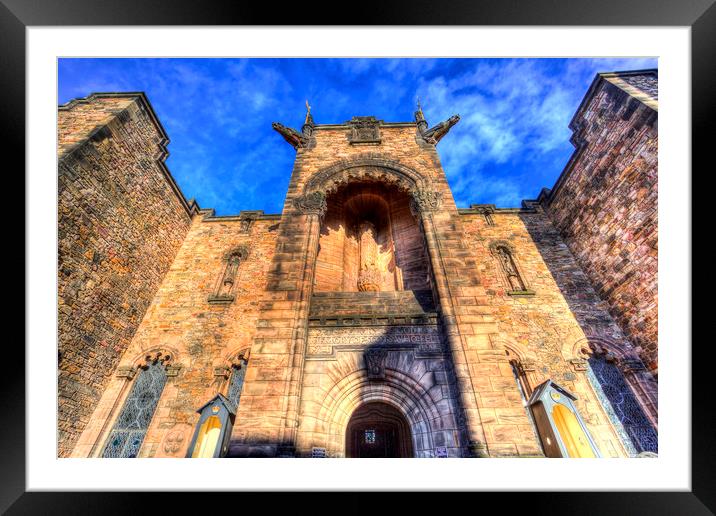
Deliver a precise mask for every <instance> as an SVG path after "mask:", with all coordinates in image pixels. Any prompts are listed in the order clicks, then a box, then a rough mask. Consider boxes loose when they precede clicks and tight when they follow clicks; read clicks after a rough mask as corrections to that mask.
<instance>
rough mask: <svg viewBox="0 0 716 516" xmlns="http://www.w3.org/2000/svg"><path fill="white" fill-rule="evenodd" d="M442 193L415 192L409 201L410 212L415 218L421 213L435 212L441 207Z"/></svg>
mask: <svg viewBox="0 0 716 516" xmlns="http://www.w3.org/2000/svg"><path fill="white" fill-rule="evenodd" d="M442 198H443V194H442V192H434V191H431V190H415V191H414V192H413V196H412V199H411V200H410V211H412V212H413V215H415V216H417V215H419V214H420V213H422V212H428V211H435V210H438V209H440V206H441V205H442Z"/></svg>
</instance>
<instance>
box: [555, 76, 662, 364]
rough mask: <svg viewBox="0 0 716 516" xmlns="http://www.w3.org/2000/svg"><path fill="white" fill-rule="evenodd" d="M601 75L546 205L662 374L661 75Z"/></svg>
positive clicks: (578, 117)
mask: <svg viewBox="0 0 716 516" xmlns="http://www.w3.org/2000/svg"><path fill="white" fill-rule="evenodd" d="M612 75H613V74H603V77H602V76H600V77H598V78H597V79H596V80H595V83H594V85H593V86H592V89H591V90H590V92H589V93H588V95H587V97H585V100H584V101H583V103H582V106H581V107H580V109H579V110H578V111H577V113H576V114H575V116H574V119H573V120H572V122H571V124H570V127H571V129H572V130H573V131H574V136H573V142H574V143H575V145H576V146H577V150H576V151H575V154H574V155H573V156H572V159H571V160H570V162H569V163H568V165H567V168H566V169H565V171H564V172H563V173H562V176H561V177H560V179H559V180H558V182H557V184H556V185H555V187H554V189H553V190H552V192H551V194H550V195H547V196H543V203H544V206H545V207H546V211H547V213H548V214H549V216H550V218H551V220H552V222H553V223H554V225H555V227H556V228H557V229H558V230H559V231H560V233H561V235H562V237H563V238H564V241H565V242H566V243H567V245H568V246H569V248H570V249H571V251H572V253H573V254H574V256H575V257H576V259H577V261H578V263H579V264H580V266H581V267H582V269H584V271H585V273H586V274H587V276H588V277H589V279H590V280H591V282H592V283H593V284H594V287H595V289H596V290H597V292H598V293H599V295H600V296H601V297H602V298H603V299H605V300H606V301H607V302H608V303H609V311H610V313H611V314H612V315H613V316H614V317H615V318H616V320H617V321H618V322H619V325H620V326H621V328H622V330H623V331H624V332H625V333H626V335H627V336H628V337H629V338H630V339H631V340H632V342H633V343H634V345H635V346H638V347H640V348H641V356H642V358H643V360H644V362H645V363H646V364H647V366H648V367H649V368H650V369H651V370H652V372H653V373H654V374H656V372H657V371H658V356H657V352H658V301H657V287H658V274H657V261H658V260H657V253H658V231H657V217H658V202H657V195H658V191H657V184H658V163H657V158H658V131H657V121H658V112H657V109H658V103H657V99H656V72H655V71H654V72H648V73H643V74H634V75H628V74H627V75H625V76H622V75H619V76H618V77H614V76H612Z"/></svg>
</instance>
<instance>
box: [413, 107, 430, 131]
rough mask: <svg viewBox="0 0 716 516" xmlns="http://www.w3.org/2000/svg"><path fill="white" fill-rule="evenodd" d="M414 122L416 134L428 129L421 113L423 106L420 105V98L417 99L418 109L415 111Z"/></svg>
mask: <svg viewBox="0 0 716 516" xmlns="http://www.w3.org/2000/svg"><path fill="white" fill-rule="evenodd" d="M415 123H416V125H417V126H418V134H420V135H422V134H423V133H424V132H425V131H427V129H428V121H427V120H425V115H424V114H423V108H422V106H421V105H420V99H418V110H417V111H416V112H415Z"/></svg>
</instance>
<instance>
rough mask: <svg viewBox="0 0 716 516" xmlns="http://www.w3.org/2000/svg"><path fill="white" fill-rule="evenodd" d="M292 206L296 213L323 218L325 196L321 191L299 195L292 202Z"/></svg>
mask: <svg viewBox="0 0 716 516" xmlns="http://www.w3.org/2000/svg"><path fill="white" fill-rule="evenodd" d="M293 205H294V206H295V207H296V209H297V210H298V211H300V212H301V213H303V214H307V215H318V216H319V217H323V215H324V214H325V213H326V208H327V207H328V205H327V204H326V194H325V193H324V192H321V191H316V192H310V193H307V194H306V195H301V196H300V197H296V198H295V199H294V200H293Z"/></svg>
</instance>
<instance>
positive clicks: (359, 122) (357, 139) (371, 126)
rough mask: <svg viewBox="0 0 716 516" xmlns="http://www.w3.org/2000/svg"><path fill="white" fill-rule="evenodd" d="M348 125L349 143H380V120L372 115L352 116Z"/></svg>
mask: <svg viewBox="0 0 716 516" xmlns="http://www.w3.org/2000/svg"><path fill="white" fill-rule="evenodd" d="M348 125H349V126H350V128H351V131H350V133H349V135H348V141H349V142H350V143H380V120H377V119H376V118H375V117H373V116H354V117H353V118H352V119H351V120H350V121H349V122H348Z"/></svg>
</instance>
